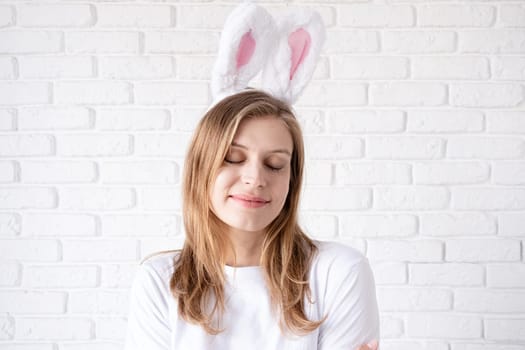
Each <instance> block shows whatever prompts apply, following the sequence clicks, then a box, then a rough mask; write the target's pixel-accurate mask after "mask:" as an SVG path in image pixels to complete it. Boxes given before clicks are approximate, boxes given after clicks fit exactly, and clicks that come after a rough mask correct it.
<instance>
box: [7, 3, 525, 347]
mask: <svg viewBox="0 0 525 350" xmlns="http://www.w3.org/2000/svg"><path fill="white" fill-rule="evenodd" d="M235 3H236V2H234V1H230V2H220V1H202V2H199V1H166V2H163V1H153V0H151V1H76V0H68V1H65V0H64V1H53V2H47V1H15V0H11V1H0V349H2V350H6V349H10V350H22V349H23V350H33V349H38V350H95V349H96V350H116V349H121V348H122V341H123V338H124V331H125V325H126V313H127V293H128V289H129V286H130V283H131V281H132V278H133V274H134V271H135V268H136V266H137V262H138V261H139V260H140V258H141V257H143V256H145V255H147V254H148V253H150V252H153V251H157V250H161V249H169V248H172V247H177V246H179V245H180V242H181V240H182V239H183V236H182V223H181V216H180V197H179V190H180V177H181V169H182V163H183V157H184V154H185V147H186V144H187V142H188V138H189V136H190V135H191V132H192V130H193V129H194V126H195V124H196V122H197V121H198V119H199V118H200V116H201V115H202V113H203V112H204V111H205V110H206V108H207V106H208V104H209V103H210V96H209V92H208V79H209V71H210V68H211V66H212V64H213V59H214V54H215V52H216V51H217V43H218V38H219V34H220V28H221V26H222V24H223V22H224V19H225V18H226V16H227V14H228V13H229V12H230V10H231V9H232V7H233V5H234V4H235ZM263 4H264V5H265V6H266V7H267V8H268V9H269V10H270V11H271V12H272V13H274V14H279V13H281V12H283V11H285V10H287V7H288V8H289V9H291V8H293V6H298V5H299V6H313V7H315V8H316V9H317V10H318V11H319V12H320V13H321V14H322V17H323V18H324V20H325V22H326V25H327V28H328V33H327V42H326V45H325V49H324V53H323V55H322V59H321V61H320V63H319V66H318V69H317V71H316V73H315V76H314V80H313V81H312V83H311V84H310V86H309V87H308V88H307V90H306V91H305V93H304V94H303V96H302V97H301V99H300V101H299V103H298V104H297V105H296V108H297V111H298V115H299V118H300V120H301V123H302V125H303V129H304V133H305V135H306V140H307V146H308V150H307V155H308V159H307V162H308V169H307V183H306V187H305V191H304V192H305V193H304V197H303V203H302V213H303V215H302V221H303V223H304V225H305V227H306V228H307V229H308V231H309V232H310V233H311V234H312V235H313V236H314V237H317V238H321V239H333V240H338V241H342V242H345V243H347V244H350V245H352V246H354V247H356V248H358V249H359V250H361V251H363V252H364V253H366V255H367V256H368V257H369V259H370V261H371V262H372V264H373V269H374V272H375V276H376V282H377V284H378V298H379V304H380V309H381V327H382V336H383V340H382V344H383V347H382V349H383V350H392V349H399V350H407V349H408V350H412V349H428V350H518V349H525V263H524V253H523V246H524V237H525V137H524V134H525V102H524V99H525V86H524V80H525V2H524V1H512V0H508V1H496V0H494V1H491V0H486V1H467V0H464V1H459V0H456V1H446V0H444V1H439V0H435V1H430V0H428V1H425V0H419V1H418V0H391V1H366V0H365V1H306V0H305V1H294V2H289V3H288V4H287V6H286V4H284V3H283V2H281V1H268V2H265V3H263Z"/></svg>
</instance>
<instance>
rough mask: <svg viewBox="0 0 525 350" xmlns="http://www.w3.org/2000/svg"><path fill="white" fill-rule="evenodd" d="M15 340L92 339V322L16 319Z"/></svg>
mask: <svg viewBox="0 0 525 350" xmlns="http://www.w3.org/2000/svg"><path fill="white" fill-rule="evenodd" d="M15 338H16V339H19V340H60V341H64V340H86V339H92V338H93V324H92V321H90V320H88V319H82V318H74V317H67V318H64V317H61V318H49V317H46V318H38V317H24V318H17V320H16V332H15Z"/></svg>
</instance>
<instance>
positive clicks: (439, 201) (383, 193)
mask: <svg viewBox="0 0 525 350" xmlns="http://www.w3.org/2000/svg"><path fill="white" fill-rule="evenodd" d="M449 203H450V192H449V190H448V189H447V188H443V187H435V186H400V187H381V188H375V189H374V208H376V209H381V210H434V209H444V208H447V207H448V205H449Z"/></svg>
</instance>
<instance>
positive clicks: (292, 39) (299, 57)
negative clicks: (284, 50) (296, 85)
mask: <svg viewBox="0 0 525 350" xmlns="http://www.w3.org/2000/svg"><path fill="white" fill-rule="evenodd" d="M310 43H311V38H310V34H308V32H307V31H306V30H304V29H303V28H300V29H297V30H296V31H295V32H293V33H292V34H290V36H289V37H288V45H290V50H291V51H292V66H291V67H290V80H292V79H293V76H294V75H295V71H296V70H297V68H299V66H300V65H301V63H303V61H304V59H305V57H306V55H308V51H309V50H310Z"/></svg>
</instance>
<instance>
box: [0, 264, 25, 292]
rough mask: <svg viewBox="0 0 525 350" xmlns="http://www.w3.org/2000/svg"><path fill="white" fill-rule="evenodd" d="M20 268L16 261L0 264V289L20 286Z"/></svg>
mask: <svg viewBox="0 0 525 350" xmlns="http://www.w3.org/2000/svg"><path fill="white" fill-rule="evenodd" d="M21 275H22V266H20V264H19V263H18V262H16V261H2V262H0V276H2V278H0V287H14V286H17V285H19V284H20V280H21Z"/></svg>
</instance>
